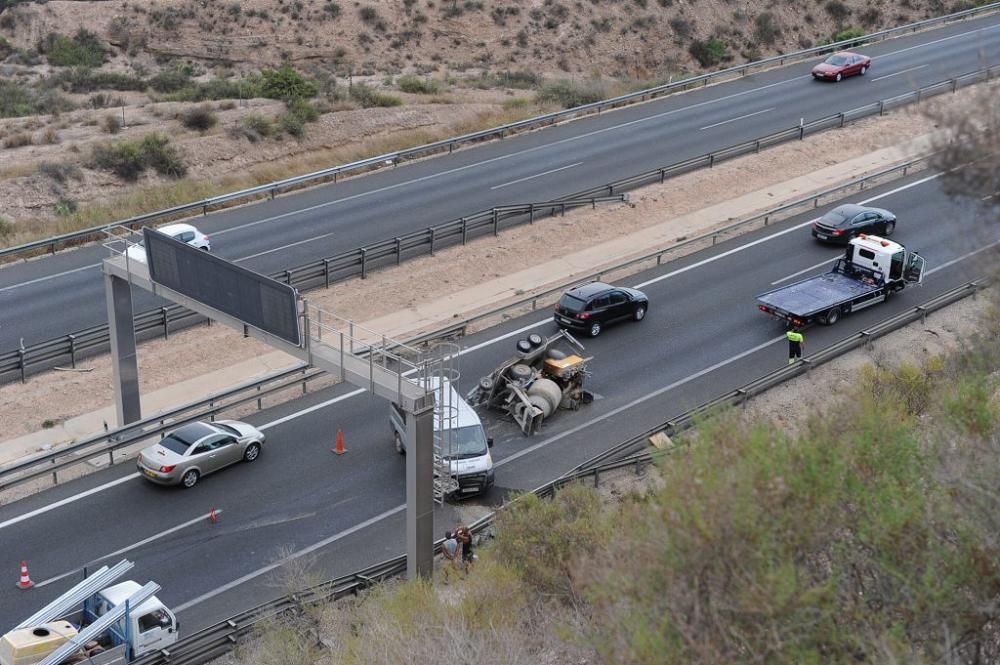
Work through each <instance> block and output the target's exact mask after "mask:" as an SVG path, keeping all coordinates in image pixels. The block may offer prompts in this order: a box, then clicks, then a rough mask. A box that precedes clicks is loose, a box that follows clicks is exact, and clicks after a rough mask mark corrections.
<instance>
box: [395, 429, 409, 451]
mask: <svg viewBox="0 0 1000 665" xmlns="http://www.w3.org/2000/svg"><path fill="white" fill-rule="evenodd" d="M392 438H393V440H394V441H395V443H396V452H397V453H399V454H400V455H405V454H406V448H404V447H403V437H401V436H400V435H399V432H396V431H393V433H392Z"/></svg>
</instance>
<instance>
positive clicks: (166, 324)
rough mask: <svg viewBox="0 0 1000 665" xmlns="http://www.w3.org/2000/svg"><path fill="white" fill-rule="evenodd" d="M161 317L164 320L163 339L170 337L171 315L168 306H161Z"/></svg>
mask: <svg viewBox="0 0 1000 665" xmlns="http://www.w3.org/2000/svg"><path fill="white" fill-rule="evenodd" d="M160 319H161V320H162V321H163V339H170V326H169V323H170V317H169V316H168V315H167V308H166V307H161V308H160Z"/></svg>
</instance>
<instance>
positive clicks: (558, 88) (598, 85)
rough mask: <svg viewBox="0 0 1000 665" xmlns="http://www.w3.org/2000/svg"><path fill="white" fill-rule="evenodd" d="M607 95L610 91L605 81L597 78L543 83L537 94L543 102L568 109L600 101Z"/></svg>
mask: <svg viewBox="0 0 1000 665" xmlns="http://www.w3.org/2000/svg"><path fill="white" fill-rule="evenodd" d="M607 97H608V92H607V89H606V88H605V87H604V83H603V82H601V81H600V80H597V79H593V80H590V81H584V82H577V81H568V80H561V81H552V82H551V83H546V84H545V85H543V86H542V89H541V90H540V91H539V92H538V95H537V98H538V101H539V102H541V103H554V104H559V105H560V106H562V107H563V108H567V109H571V108H573V107H576V106H581V105H583V104H591V103H593V102H599V101H601V100H602V99H606V98H607Z"/></svg>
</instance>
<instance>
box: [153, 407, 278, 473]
mask: <svg viewBox="0 0 1000 665" xmlns="http://www.w3.org/2000/svg"><path fill="white" fill-rule="evenodd" d="M263 444H264V433H263V432H261V431H260V430H259V429H257V428H256V427H254V426H253V425H250V424H248V423H244V422H241V421H239V420H217V421H215V422H214V423H206V422H197V423H190V424H188V425H184V426H183V427H181V428H178V429H176V430H174V431H173V432H171V433H170V434H168V435H167V436H166V437H164V438H162V439H160V442H159V443H156V444H154V445H152V446H150V447H148V448H146V449H145V450H143V451H142V452H141V453H139V458H138V459H137V460H136V465H137V466H138V467H139V473H141V474H142V475H143V477H145V478H146V479H147V480H150V481H152V482H154V483H160V484H162V485H183V486H184V487H194V485H195V484H196V483H197V482H198V479H199V478H201V477H202V476H204V475H205V474H208V473H212V472H213V471H218V470H219V469H221V468H223V467H226V466H229V465H230V464H236V463H237V462H240V461H243V462H252V461H254V460H255V459H257V457H258V456H259V455H260V450H261V446H262V445H263Z"/></svg>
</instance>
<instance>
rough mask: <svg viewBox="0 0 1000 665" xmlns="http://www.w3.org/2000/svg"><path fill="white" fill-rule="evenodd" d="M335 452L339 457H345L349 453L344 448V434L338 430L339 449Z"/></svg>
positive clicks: (335, 449) (334, 450)
mask: <svg viewBox="0 0 1000 665" xmlns="http://www.w3.org/2000/svg"><path fill="white" fill-rule="evenodd" d="M333 452H334V453H336V454H337V455H343V454H344V453H346V452H347V449H346V448H344V433H343V432H341V431H340V430H339V429H338V430H337V447H336V448H334V449H333Z"/></svg>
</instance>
